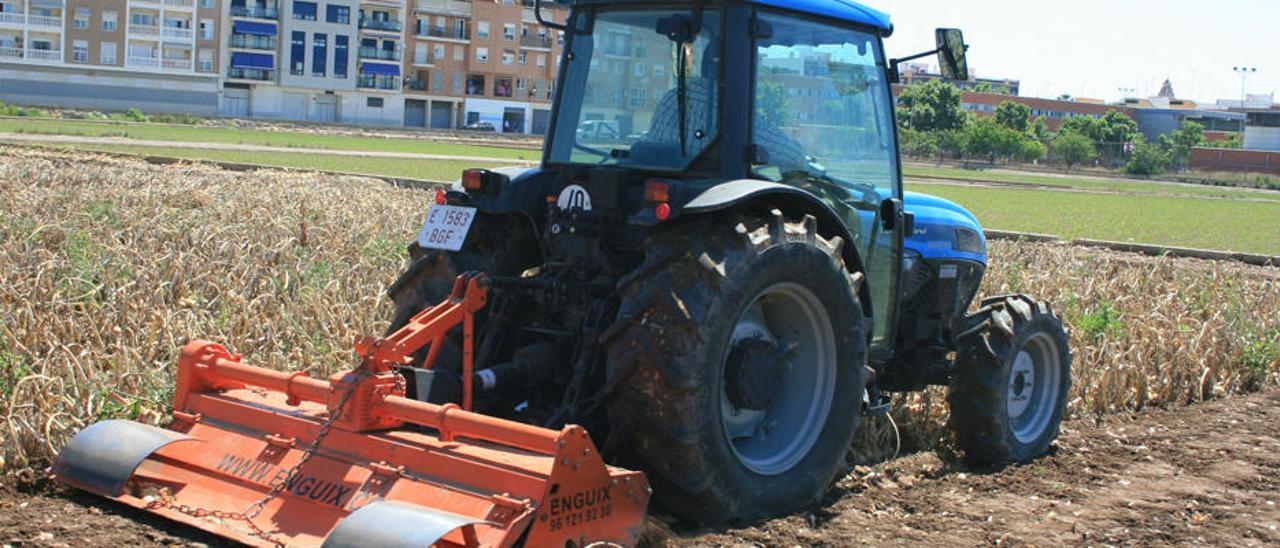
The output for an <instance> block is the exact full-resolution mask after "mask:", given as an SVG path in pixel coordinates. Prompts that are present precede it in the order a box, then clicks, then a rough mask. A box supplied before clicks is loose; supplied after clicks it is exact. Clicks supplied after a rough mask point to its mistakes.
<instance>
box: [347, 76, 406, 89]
mask: <svg viewBox="0 0 1280 548" xmlns="http://www.w3.org/2000/svg"><path fill="white" fill-rule="evenodd" d="M356 87H358V88H368V89H381V90H387V91H395V90H398V89H400V77H399V76H386V75H381V74H361V75H360V76H359V78H356Z"/></svg>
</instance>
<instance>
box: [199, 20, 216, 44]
mask: <svg viewBox="0 0 1280 548" xmlns="http://www.w3.org/2000/svg"><path fill="white" fill-rule="evenodd" d="M200 39H201V40H213V19H201V20H200Z"/></svg>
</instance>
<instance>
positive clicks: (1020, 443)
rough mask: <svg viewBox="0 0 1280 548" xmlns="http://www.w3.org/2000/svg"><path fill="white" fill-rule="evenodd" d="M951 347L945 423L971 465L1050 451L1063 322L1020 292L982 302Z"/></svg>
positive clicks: (1061, 384)
mask: <svg viewBox="0 0 1280 548" xmlns="http://www.w3.org/2000/svg"><path fill="white" fill-rule="evenodd" d="M969 320H970V322H971V323H970V324H969V325H971V326H974V327H973V329H970V330H969V331H968V332H966V335H965V336H962V338H961V340H960V342H959V348H958V350H957V358H956V361H957V367H956V374H955V378H954V380H953V381H952V384H951V392H950V395H949V399H950V402H951V427H952V430H953V431H954V432H955V434H956V441H957V443H958V444H959V449H960V450H961V452H962V453H963V454H964V458H965V461H966V462H967V463H969V464H970V465H972V466H993V465H1000V464H1007V463H1021V462H1027V461H1030V460H1032V459H1035V458H1037V457H1039V456H1041V455H1044V454H1045V453H1047V452H1048V451H1049V445H1050V444H1051V443H1053V440H1054V439H1056V438H1057V437H1058V426H1059V423H1061V421H1062V413H1063V410H1064V409H1065V407H1066V403H1067V393H1068V392H1069V391H1070V389H1071V351H1070V347H1069V345H1068V340H1067V333H1066V330H1065V329H1064V328H1063V326H1062V320H1061V319H1060V318H1058V316H1057V315H1056V314H1054V312H1053V310H1052V309H1051V308H1049V305H1048V304H1046V303H1044V302H1039V301H1036V300H1033V299H1032V298H1030V297H1027V296H1025V295H1007V296H1000V297H993V298H990V299H985V300H983V302H982V307H981V308H980V311H979V313H978V314H975V315H974V316H971V317H970V318H969Z"/></svg>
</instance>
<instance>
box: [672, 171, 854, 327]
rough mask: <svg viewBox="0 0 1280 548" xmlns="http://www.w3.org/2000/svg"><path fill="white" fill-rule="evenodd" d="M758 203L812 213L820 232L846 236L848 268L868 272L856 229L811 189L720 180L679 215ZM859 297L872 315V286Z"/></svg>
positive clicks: (764, 207)
mask: <svg viewBox="0 0 1280 548" xmlns="http://www.w3.org/2000/svg"><path fill="white" fill-rule="evenodd" d="M750 207H758V208H762V209H773V208H778V209H781V210H783V211H784V212H786V213H788V214H792V215H813V217H814V218H815V219H817V220H818V232H819V233H820V234H826V235H829V236H839V237H841V238H843V239H844V245H843V246H842V247H841V255H842V256H843V258H844V262H845V265H847V266H848V269H849V272H850V273H851V274H854V273H862V274H863V276H866V275H867V272H866V267H865V266H864V263H863V262H862V256H861V255H859V254H858V249H857V247H855V246H854V242H856V241H857V240H855V239H854V237H853V233H852V232H850V231H849V227H848V226H846V225H845V223H844V221H842V220H841V219H840V216H839V215H838V214H836V212H835V211H834V210H832V209H831V206H828V205H827V204H826V203H824V202H823V201H822V200H820V199H818V197H817V196H814V195H813V194H812V193H810V192H808V191H805V190H804V189H801V188H796V187H794V186H790V185H784V184H781V183H774V182H771V181H762V180H759V179H738V180H735V181H729V182H726V183H721V184H718V185H716V186H713V187H711V188H708V189H706V190H705V191H703V192H702V193H701V194H698V195H697V196H694V198H693V199H692V200H689V201H688V202H686V203H685V204H684V206H682V207H681V208H680V217H681V218H688V217H695V216H699V215H706V214H712V213H717V212H720V211H726V210H729V209H740V208H750ZM858 297H859V298H860V299H861V300H862V308H863V315H864V316H866V317H868V318H870V317H871V310H872V308H871V290H870V289H869V288H868V284H866V283H863V284H861V286H860V287H859V288H858Z"/></svg>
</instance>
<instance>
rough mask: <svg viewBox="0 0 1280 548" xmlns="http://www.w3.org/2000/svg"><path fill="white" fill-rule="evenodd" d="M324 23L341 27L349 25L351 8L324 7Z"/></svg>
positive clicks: (331, 5)
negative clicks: (336, 24)
mask: <svg viewBox="0 0 1280 548" xmlns="http://www.w3.org/2000/svg"><path fill="white" fill-rule="evenodd" d="M324 20H325V21H328V22H330V23H338V24H342V25H346V24H350V23H351V8H350V7H349V6H337V5H334V4H329V5H327V6H325V19H324Z"/></svg>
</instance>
